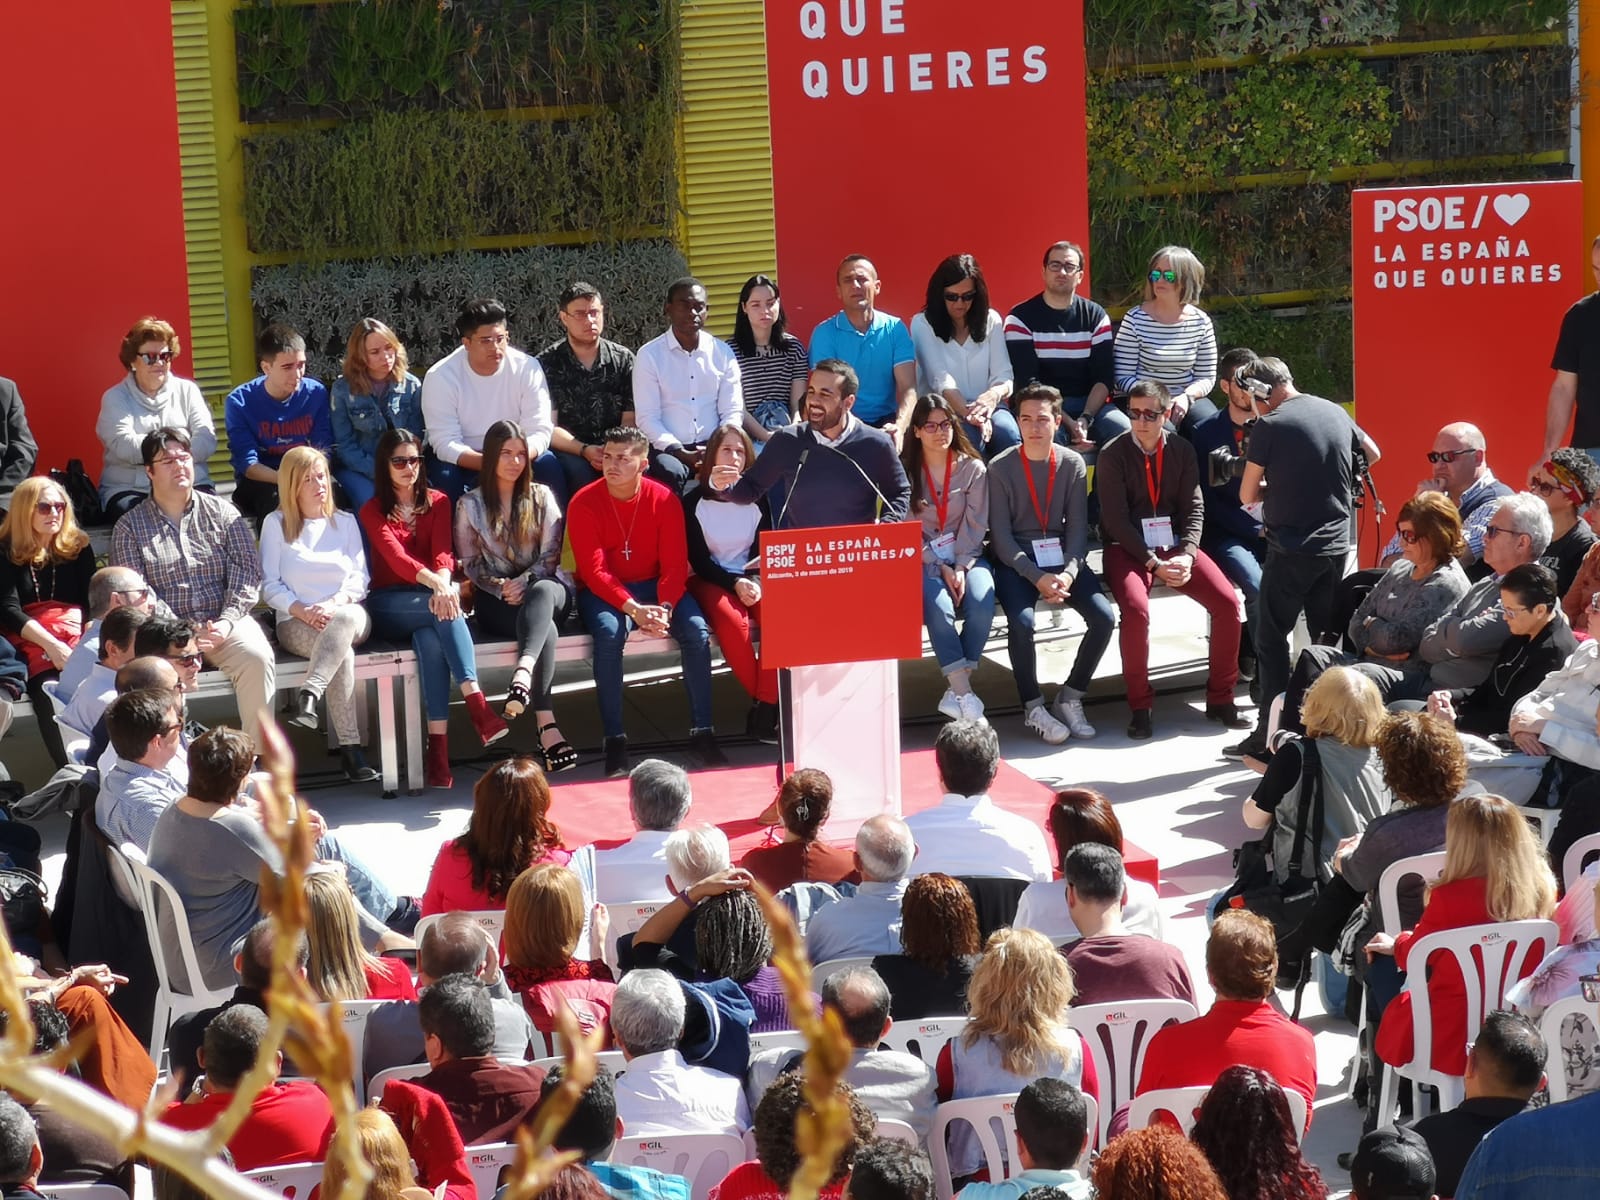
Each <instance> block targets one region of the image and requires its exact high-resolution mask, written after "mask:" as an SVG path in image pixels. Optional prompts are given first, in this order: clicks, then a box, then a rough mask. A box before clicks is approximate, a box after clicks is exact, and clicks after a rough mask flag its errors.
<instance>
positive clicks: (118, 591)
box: [111, 587, 150, 604]
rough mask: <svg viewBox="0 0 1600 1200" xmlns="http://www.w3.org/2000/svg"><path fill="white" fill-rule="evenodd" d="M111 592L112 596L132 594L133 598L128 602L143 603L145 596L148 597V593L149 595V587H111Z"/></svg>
mask: <svg viewBox="0 0 1600 1200" xmlns="http://www.w3.org/2000/svg"><path fill="white" fill-rule="evenodd" d="M111 594H112V595H114V596H132V597H133V599H132V600H131V601H130V603H132V604H143V603H144V602H145V600H146V598H147V597H149V595H150V589H149V588H147V587H142V588H112V589H111Z"/></svg>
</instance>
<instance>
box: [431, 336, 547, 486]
mask: <svg viewBox="0 0 1600 1200" xmlns="http://www.w3.org/2000/svg"><path fill="white" fill-rule="evenodd" d="M422 419H423V422H424V424H426V425H427V427H428V444H429V445H431V446H432V447H433V452H434V453H435V454H437V455H438V456H439V457H440V458H441V459H443V460H444V461H445V462H448V463H453V462H459V461H460V459H461V455H462V454H463V453H464V452H465V451H468V450H472V451H482V449H483V435H484V434H485V433H487V432H488V431H489V426H491V425H493V424H494V423H495V422H496V421H515V422H516V423H517V424H518V425H521V426H522V430H523V432H524V433H526V434H527V435H528V457H529V458H530V459H535V458H538V457H539V455H541V454H543V453H544V452H545V451H546V450H548V449H549V448H550V430H551V428H552V421H551V417H550V387H549V385H548V384H547V383H546V382H545V378H544V368H543V367H541V366H540V365H539V360H538V359H536V358H534V357H533V355H531V354H524V353H523V352H522V351H521V350H516V349H511V348H509V347H508V348H507V350H506V356H505V358H503V359H501V360H500V369H499V370H498V371H496V372H495V373H494V374H493V375H479V374H478V373H477V372H476V371H474V370H473V369H472V368H471V367H470V366H469V365H468V364H467V348H466V347H465V346H458V347H456V348H455V349H454V350H452V351H450V353H449V354H446V355H445V356H444V357H443V358H441V359H440V360H439V361H438V362H436V363H434V364H433V366H431V367H429V368H428V373H427V375H425V376H424V377H423V380H422Z"/></svg>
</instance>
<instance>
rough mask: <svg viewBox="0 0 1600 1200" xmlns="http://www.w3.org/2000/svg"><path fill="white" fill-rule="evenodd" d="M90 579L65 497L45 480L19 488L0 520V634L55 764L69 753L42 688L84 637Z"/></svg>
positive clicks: (83, 544) (89, 555)
mask: <svg viewBox="0 0 1600 1200" xmlns="http://www.w3.org/2000/svg"><path fill="white" fill-rule="evenodd" d="M93 576H94V551H93V550H91V549H90V548H89V535H88V534H86V533H84V532H83V530H81V529H79V528H78V521H77V518H76V517H75V516H74V515H73V512H72V501H71V500H69V499H68V498H67V493H66V492H65V491H64V490H63V489H62V488H61V486H60V485H59V484H57V483H56V482H55V481H54V480H52V479H51V478H50V477H49V476H48V475H33V476H30V477H29V478H27V479H24V480H23V481H22V482H21V483H19V484H17V487H16V490H15V491H14V492H12V493H11V508H10V509H9V511H7V513H6V515H5V520H3V521H0V634H3V635H4V636H5V639H6V641H8V642H10V643H11V645H12V646H14V647H15V648H16V650H17V654H18V657H20V658H22V659H23V661H24V662H25V663H26V665H27V668H28V695H29V696H30V697H31V698H32V700H33V714H34V719H35V720H37V721H38V723H39V733H40V735H41V736H42V737H43V739H44V744H45V749H47V750H48V751H49V752H50V757H51V759H52V760H53V761H54V762H55V764H56V766H58V767H59V766H64V765H65V764H66V761H67V752H66V748H65V747H64V746H63V745H62V742H61V731H60V730H59V729H58V728H57V727H56V720H55V710H54V708H52V707H51V704H50V700H49V698H48V697H47V696H46V695H45V692H44V685H45V684H46V683H48V682H50V681H51V680H54V679H59V678H60V677H61V668H62V667H64V666H65V665H66V662H67V656H68V655H69V654H71V653H72V648H73V647H74V646H76V645H77V644H78V639H79V638H80V637H82V636H83V621H84V613H85V611H86V610H87V609H88V607H89V580H90V579H91V578H92V577H93Z"/></svg>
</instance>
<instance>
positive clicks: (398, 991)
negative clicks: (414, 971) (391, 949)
mask: <svg viewBox="0 0 1600 1200" xmlns="http://www.w3.org/2000/svg"><path fill="white" fill-rule="evenodd" d="M362 972H363V973H364V974H365V975H366V977H367V999H368V1000H415V999H416V998H417V985H416V984H414V983H413V982H411V968H410V967H408V966H406V964H405V963H403V962H401V961H400V960H399V959H398V958H380V959H379V960H378V965H377V966H376V967H363V968H362Z"/></svg>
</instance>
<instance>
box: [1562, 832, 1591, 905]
mask: <svg viewBox="0 0 1600 1200" xmlns="http://www.w3.org/2000/svg"><path fill="white" fill-rule="evenodd" d="M1597 850H1600V833H1591V834H1587V835H1586V836H1584V837H1581V838H1579V839H1578V840H1577V841H1575V842H1573V843H1572V845H1570V846H1568V847H1567V852H1566V853H1565V854H1564V855H1562V856H1561V890H1562V891H1563V892H1570V891H1571V890H1572V889H1573V888H1575V887H1577V886H1578V880H1579V879H1580V878H1582V876H1583V858H1584V855H1586V854H1593V853H1594V852H1595V851H1597Z"/></svg>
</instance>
